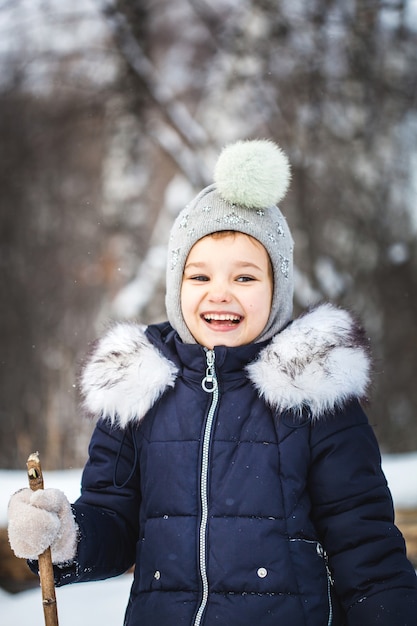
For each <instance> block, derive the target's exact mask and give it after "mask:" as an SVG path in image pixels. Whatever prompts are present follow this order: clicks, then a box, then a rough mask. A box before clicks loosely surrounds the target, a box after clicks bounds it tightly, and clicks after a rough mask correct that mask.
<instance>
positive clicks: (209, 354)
mask: <svg viewBox="0 0 417 626" xmlns="http://www.w3.org/2000/svg"><path fill="white" fill-rule="evenodd" d="M215 358H216V355H215V354H214V350H206V363H207V368H206V375H205V376H204V378H203V380H202V381H201V386H202V388H203V389H204V391H206V392H207V393H213V392H214V391H216V389H217V378H216V372H215V369H214V360H215Z"/></svg>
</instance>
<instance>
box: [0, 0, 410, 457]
mask: <svg viewBox="0 0 417 626" xmlns="http://www.w3.org/2000/svg"><path fill="white" fill-rule="evenodd" d="M261 137H262V138H263V137H265V138H272V139H273V140H275V141H277V142H278V143H279V144H280V145H281V147H282V148H283V149H284V150H285V151H286V152H287V154H288V156H289V158H290V161H291V163H292V167H293V179H292V185H291V190H290V192H289V193H288V195H287V197H286V198H285V200H284V201H283V202H282V204H281V209H282V211H283V213H284V214H285V215H286V216H287V219H288V222H289V224H290V226H291V228H292V230H293V234H294V239H295V242H296V248H295V259H296V294H295V313H296V314H299V313H300V312H301V311H303V310H305V309H306V308H308V307H310V306H314V305H315V304H317V303H318V302H320V301H323V300H331V301H332V302H334V303H336V304H338V305H340V306H343V307H348V308H349V309H351V310H352V311H354V312H355V313H356V314H357V315H358V316H360V318H361V319H362V321H363V324H364V326H365V328H366V332H367V335H368V336H369V338H370V340H371V344H372V352H373V359H374V384H373V387H372V389H371V392H370V402H369V405H368V406H367V407H366V410H367V413H368V415H369V417H370V421H371V423H372V424H373V425H374V427H375V431H376V434H377V437H378V439H379V442H380V444H381V447H382V449H383V451H385V452H406V451H411V450H416V449H417V384H416V382H415V377H416V373H417V2H416V0H385V1H378V0H310V1H309V2H302V1H301V0H283V1H281V2H277V1H276V0H260V1H255V0H217V1H215V2H208V1H205V0H175V2H172V0H153V1H151V0H141V1H139V0H114V1H112V0H108V1H105V0H95V1H94V0H88V1H87V0H72V2H70V3H67V2H62V0H0V207H1V233H0V237H1V239H0V263H1V282H0V299H1V308H0V316H1V347H0V350H1V352H0V363H1V393H0V403H1V404H0V411H1V413H0V467H2V468H10V469H12V468H17V467H22V466H24V463H25V461H26V458H27V456H28V454H29V453H30V452H33V451H34V450H39V451H40V453H41V458H42V459H43V463H44V465H45V467H47V468H50V469H52V468H66V467H69V466H79V465H80V464H83V463H84V460H85V458H86V454H87V444H88V440H89V436H90V433H91V430H92V427H93V425H92V424H91V423H90V422H89V421H88V419H87V418H84V417H82V413H81V411H80V408H79V397H78V395H77V388H76V383H77V381H76V377H77V373H78V372H79V368H80V364H81V362H82V359H83V357H84V356H85V354H86V353H87V351H88V349H89V343H90V342H91V341H92V340H94V339H95V338H96V337H97V336H98V335H100V334H101V333H102V332H103V331H104V330H105V329H106V327H107V325H108V324H109V323H111V321H112V320H115V319H123V318H127V319H133V320H138V321H141V322H145V323H147V322H152V321H160V320H162V319H164V317H165V311H164V264H165V245H166V242H167V239H168V231H169V227H170V225H171V223H172V220H173V219H174V217H175V215H176V214H177V213H178V211H179V210H180V209H181V208H182V207H183V206H184V205H185V204H186V203H187V201H188V200H189V199H191V197H192V196H193V195H194V194H195V192H197V191H198V190H199V189H200V188H201V187H202V186H203V185H205V184H208V183H210V182H211V177H212V168H213V165H214V162H215V159H216V156H217V154H218V152H219V150H220V149H221V148H222V147H223V146H224V145H225V144H227V143H229V142H231V141H235V140H237V139H242V138H261Z"/></svg>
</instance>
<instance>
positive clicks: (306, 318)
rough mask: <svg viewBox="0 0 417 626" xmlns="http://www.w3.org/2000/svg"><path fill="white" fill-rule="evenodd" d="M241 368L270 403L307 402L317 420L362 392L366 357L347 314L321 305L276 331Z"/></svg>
mask: <svg viewBox="0 0 417 626" xmlns="http://www.w3.org/2000/svg"><path fill="white" fill-rule="evenodd" d="M247 371H248V374H249V378H250V379H251V380H252V382H253V384H254V385H255V387H256V389H257V390H258V392H259V394H260V395H261V396H262V397H263V398H264V399H265V401H266V402H267V403H268V404H269V405H270V406H272V407H274V408H275V409H276V410H278V411H283V410H289V409H290V410H293V411H295V412H297V413H301V412H302V410H303V408H306V407H307V408H308V409H309V410H310V414H311V417H312V419H317V418H318V417H319V416H321V415H323V414H324V413H325V412H327V411H332V410H334V409H335V408H336V407H337V406H339V405H341V404H343V402H345V401H346V400H348V399H349V398H353V397H357V398H360V397H363V396H364V395H365V393H366V389H367V386H368V384H369V371H370V359H369V356H368V353H367V349H366V347H365V345H364V341H363V338H362V336H361V329H360V328H359V327H358V326H357V325H356V323H355V321H354V320H353V318H352V317H351V316H350V314H349V313H347V312H346V311H342V310H340V309H337V308H336V307H333V306H332V305H330V304H325V305H321V306H319V307H318V308H317V309H315V310H313V311H312V312H310V313H307V314H305V315H303V316H302V317H300V318H298V319H297V320H295V321H294V322H293V323H292V324H290V325H289V326H288V327H287V328H286V329H285V330H283V331H282V332H280V333H279V334H278V335H276V336H275V337H274V339H273V340H272V342H271V343H270V344H269V345H268V346H267V347H266V348H264V350H262V352H261V354H260V355H259V358H258V359H257V360H256V361H255V362H253V363H251V364H250V365H249V366H248V367H247Z"/></svg>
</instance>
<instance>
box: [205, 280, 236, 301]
mask: <svg viewBox="0 0 417 626" xmlns="http://www.w3.org/2000/svg"><path fill="white" fill-rule="evenodd" d="M208 297H209V300H210V302H214V303H220V302H230V299H231V294H230V290H229V286H228V284H227V281H223V280H217V281H213V282H212V283H211V285H210V292H209V294H208Z"/></svg>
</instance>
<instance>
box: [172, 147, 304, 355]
mask: <svg viewBox="0 0 417 626" xmlns="http://www.w3.org/2000/svg"><path fill="white" fill-rule="evenodd" d="M289 182H290V165H289V162H288V159H287V157H286V155H285V154H284V153H283V152H282V151H281V149H280V148H279V147H278V146H277V145H276V144H274V143H273V142H271V141H267V140H253V141H239V142H237V143H234V144H231V145H229V146H226V148H224V150H223V152H222V153H221V154H220V156H219V158H218V161H217V164H216V167H215V170H214V184H213V185H210V186H209V187H206V188H205V189H203V190H202V191H201V192H200V193H199V194H198V195H197V196H196V197H195V198H194V200H192V201H191V202H190V204H188V205H187V206H186V207H185V209H183V210H182V211H181V213H180V214H179V215H178V217H177V219H176V220H175V222H174V225H173V227H172V229H171V235H170V239H169V244H168V263H167V276H166V299H165V304H166V310H167V314H168V320H169V322H170V323H171V325H172V326H173V328H175V330H176V331H177V332H178V334H179V336H180V337H181V339H182V340H183V342H184V343H196V341H195V339H194V337H193V336H192V335H191V333H190V331H189V330H188V328H187V326H186V324H185V322H184V318H183V315H182V311H181V300H180V298H181V284H182V275H183V271H184V266H185V262H186V260H187V257H188V254H189V252H190V250H191V248H192V247H193V245H194V244H195V243H196V242H197V241H198V240H199V239H201V238H202V237H205V236H206V235H209V234H211V233H214V232H218V231H222V230H233V231H238V232H241V233H246V234H247V235H251V236H252V237H254V238H255V239H257V240H258V241H259V242H260V243H261V244H262V245H263V246H264V247H265V248H266V250H267V252H268V254H269V257H270V259H271V264H272V268H273V274H274V289H273V299H272V306H271V312H270V315H269V319H268V322H267V324H266V326H265V328H264V330H263V331H262V333H261V334H260V335H259V337H257V339H256V340H255V341H256V342H259V341H264V340H267V339H270V338H271V337H273V336H274V335H275V334H276V333H278V332H279V331H280V330H281V329H282V328H283V327H284V326H285V325H286V324H287V323H288V322H289V321H290V319H291V315H292V307H293V258H292V257H293V239H292V236H291V232H290V230H289V228H288V225H287V222H286V220H285V218H284V217H283V215H282V213H281V211H280V210H279V209H278V207H277V206H276V204H277V203H278V202H279V201H280V200H281V199H282V198H283V197H284V196H285V194H286V192H287V189H288V185H289Z"/></svg>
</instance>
